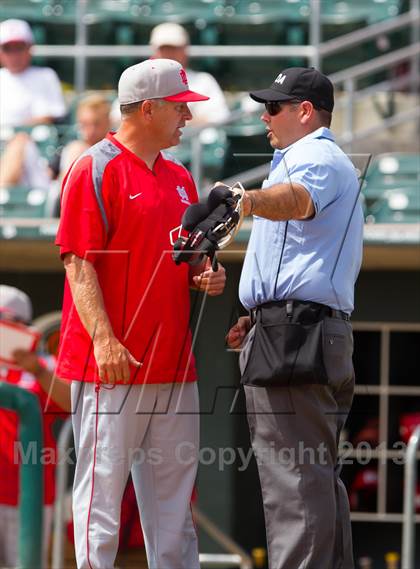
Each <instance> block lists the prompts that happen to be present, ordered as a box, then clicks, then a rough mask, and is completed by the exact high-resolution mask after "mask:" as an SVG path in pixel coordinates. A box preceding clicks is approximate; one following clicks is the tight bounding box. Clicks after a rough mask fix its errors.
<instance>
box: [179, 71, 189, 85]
mask: <svg viewBox="0 0 420 569" xmlns="http://www.w3.org/2000/svg"><path fill="white" fill-rule="evenodd" d="M179 74H180V75H181V80H182V82H183V83H184V85H187V86H188V79H187V74H186V73H185V69H181V71H180V72H179Z"/></svg>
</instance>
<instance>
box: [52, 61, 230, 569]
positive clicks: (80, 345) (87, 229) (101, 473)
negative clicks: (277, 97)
mask: <svg viewBox="0 0 420 569" xmlns="http://www.w3.org/2000/svg"><path fill="white" fill-rule="evenodd" d="M118 98H119V102H120V107H121V114H122V122H121V126H120V128H119V129H118V131H117V132H116V133H115V134H108V136H107V137H106V138H104V139H103V140H102V141H100V142H99V143H98V144H96V145H94V146H93V147H91V148H90V149H89V150H87V151H86V152H85V153H84V154H83V155H82V156H81V157H80V158H79V159H78V160H77V161H76V162H75V163H74V164H73V165H72V167H71V168H70V170H69V172H68V174H67V176H66V178H65V179H64V182H63V190H62V217H61V222H60V227H59V231H58V235H57V245H59V247H60V254H61V257H62V259H63V261H64V266H65V270H66V285H65V292H64V305H63V323H62V331H61V345H60V351H59V358H58V365H57V375H58V376H59V377H63V378H67V379H69V380H71V381H72V385H71V390H72V393H71V395H72V411H73V428H74V438H75V446H76V452H77V466H76V473H75V481H74V489H73V514H74V527H75V545H76V558H77V566H78V568H79V569H87V568H89V569H111V568H113V567H114V561H115V556H116V553H117V549H118V531H119V524H120V506H121V499H122V495H123V491H124V488H125V484H126V481H127V478H128V475H129V473H130V471H131V475H132V478H133V482H134V485H135V489H136V495H137V500H138V503H139V505H140V508H139V510H140V517H141V523H142V528H143V532H144V538H145V545H146V553H147V558H148V564H149V568H150V569H171V568H172V569H175V568H176V569H181V568H184V569H198V568H199V560H198V548H197V538H196V533H195V529H194V525H193V521H192V518H191V511H190V498H191V493H192V490H193V486H194V481H195V477H196V471H197V455H198V446H199V414H198V410H199V408H198V393H197V385H196V379H197V376H196V370H195V365H194V357H193V356H192V353H191V335H190V331H189V308H190V306H189V286H195V288H198V289H199V290H203V291H205V292H207V294H210V295H218V294H221V293H222V292H223V289H224V286H225V271H224V269H223V267H222V266H219V270H218V271H217V272H213V271H212V270H211V267H210V265H209V263H206V264H205V265H202V266H199V267H194V268H191V267H190V266H189V265H187V264H185V263H182V264H181V265H176V264H175V263H174V261H173V260H172V257H171V249H172V247H171V243H170V233H171V230H173V229H174V228H175V227H177V226H179V224H180V222H181V221H180V220H181V217H182V214H183V212H184V210H185V209H186V208H187V207H188V205H189V204H191V203H193V202H196V201H197V192H196V188H195V185H194V181H193V179H192V177H191V174H190V173H189V172H188V171H187V170H186V169H185V168H184V167H183V166H182V165H181V164H180V163H178V162H177V161H174V160H173V159H171V157H170V156H168V155H167V154H166V153H164V152H162V150H163V149H165V148H169V147H171V146H174V145H176V144H178V143H179V140H180V136H181V129H182V127H184V126H185V123H186V121H188V120H190V119H191V113H190V110H189V108H188V104H187V103H188V102H192V101H204V100H206V99H207V97H206V96H204V95H200V94H198V93H195V92H193V91H191V90H190V89H189V87H188V80H187V75H186V73H185V70H184V69H183V68H182V66H181V65H180V64H179V63H177V62H175V61H172V60H169V59H153V60H148V61H144V62H142V63H140V64H138V65H134V66H132V67H129V68H128V69H126V70H125V71H124V72H123V74H122V75H121V78H120V81H119V84H118Z"/></svg>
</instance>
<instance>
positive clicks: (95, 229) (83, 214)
mask: <svg viewBox="0 0 420 569" xmlns="http://www.w3.org/2000/svg"><path fill="white" fill-rule="evenodd" d="M96 183H97V185H98V188H97V191H95V186H94V181H93V176H92V158H91V157H90V156H85V157H83V158H81V159H80V160H78V161H77V162H76V163H75V164H74V165H73V167H72V168H71V169H70V171H69V172H68V174H67V175H66V177H65V178H64V181H63V188H62V195H61V219H60V226H59V228H58V233H57V238H56V245H58V246H59V247H60V255H61V257H63V256H64V255H65V254H66V253H70V252H72V253H74V254H75V255H77V256H78V257H80V258H82V259H84V258H88V260H90V261H93V260H94V258H95V255H94V254H92V253H90V251H100V250H103V249H104V247H105V244H106V240H107V234H106V233H107V232H106V223H107V219H106V213H105V206H104V203H103V200H102V196H101V191H102V188H101V186H102V180H100V181H99V182H98V181H96Z"/></svg>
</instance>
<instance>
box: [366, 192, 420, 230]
mask: <svg viewBox="0 0 420 569" xmlns="http://www.w3.org/2000/svg"><path fill="white" fill-rule="evenodd" d="M366 219H367V221H369V222H371V223H372V222H373V223H420V195H419V191H418V188H417V187H412V188H395V189H393V190H386V191H385V193H384V194H383V195H382V196H381V197H380V198H379V199H378V200H376V202H375V203H374V205H373V206H372V207H371V208H369V210H368V215H367V218H366Z"/></svg>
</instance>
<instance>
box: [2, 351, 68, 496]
mask: <svg viewBox="0 0 420 569" xmlns="http://www.w3.org/2000/svg"><path fill="white" fill-rule="evenodd" d="M44 363H46V362H44ZM0 381H5V382H7V383H11V384H13V385H16V386H17V387H20V388H22V389H25V390H26V391H30V392H31V393H33V394H34V395H36V396H37V397H38V400H39V405H40V408H41V413H42V428H43V437H44V441H43V449H44V452H43V453H42V454H41V459H42V460H43V464H44V504H45V505H51V504H53V503H54V495H55V480H54V475H55V467H56V458H57V443H56V440H55V437H54V434H53V430H52V429H53V424H54V423H55V421H56V420H57V419H65V418H66V417H68V414H67V413H65V412H64V411H63V409H61V407H59V406H58V405H56V404H55V403H53V401H52V400H51V399H48V394H47V393H45V392H44V390H43V389H42V387H41V386H40V385H39V383H38V382H37V380H36V379H35V377H34V376H33V375H32V374H31V373H28V372H25V371H22V370H14V369H8V368H0ZM18 441H19V421H18V414H17V413H16V412H15V411H11V410H8V409H0V471H1V484H0V504H4V505H7V506H17V505H18V503H19V469H20V460H19V459H20V458H21V454H20V453H19V451H18V449H17V451H18V452H17V453H16V452H15V442H18ZM34 457H35V455H32V454H30V455H29V454H28V460H30V461H32V460H33V458H34ZM16 459H17V460H16Z"/></svg>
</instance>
